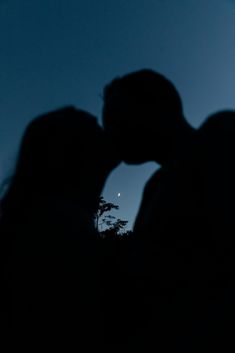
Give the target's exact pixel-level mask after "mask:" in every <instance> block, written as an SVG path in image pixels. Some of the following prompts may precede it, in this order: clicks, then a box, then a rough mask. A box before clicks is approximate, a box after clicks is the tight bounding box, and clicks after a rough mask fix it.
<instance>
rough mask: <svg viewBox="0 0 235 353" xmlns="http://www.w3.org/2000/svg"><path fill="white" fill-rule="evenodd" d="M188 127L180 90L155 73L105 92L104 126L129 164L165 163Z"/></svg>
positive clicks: (128, 78) (137, 75)
mask: <svg viewBox="0 0 235 353" xmlns="http://www.w3.org/2000/svg"><path fill="white" fill-rule="evenodd" d="M185 123H186V121H185V119H184V117H183V109H182V103H181V99H180V96H179V94H178V92H177V90H176V88H175V87H174V85H173V84H172V83H171V82H170V81H169V80H167V79H166V78H165V77H164V76H163V75H161V74H158V73H157V72H155V71H152V70H147V69H145V70H140V71H136V72H132V73H130V74H127V75H125V76H123V77H120V78H116V79H114V80H113V81H112V82H111V83H110V84H109V85H107V86H106V87H105V89H104V106H103V125H104V128H105V130H106V131H107V132H108V133H109V134H110V135H111V136H112V138H113V139H115V140H116V143H117V144H120V154H121V156H120V157H121V158H122V159H123V160H124V161H125V162H126V163H130V164H138V163H143V162H147V161H151V160H155V161H157V162H159V163H162V162H164V160H165V159H167V154H169V153H170V152H169V149H170V148H171V146H170V145H171V143H172V138H173V137H174V135H175V134H178V130H179V129H180V126H182V125H184V124H185Z"/></svg>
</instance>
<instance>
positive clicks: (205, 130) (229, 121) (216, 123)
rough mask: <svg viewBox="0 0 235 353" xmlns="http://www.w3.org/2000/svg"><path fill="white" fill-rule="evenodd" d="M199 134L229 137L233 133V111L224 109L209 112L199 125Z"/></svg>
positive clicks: (234, 117) (234, 123) (212, 136)
mask: <svg viewBox="0 0 235 353" xmlns="http://www.w3.org/2000/svg"><path fill="white" fill-rule="evenodd" d="M198 131H199V134H200V135H202V136H205V137H207V138H211V139H213V138H218V137H221V138H222V137H226V136H227V137H229V136H234V134H235V111H233V110H226V111H219V112H216V113H214V114H211V115H210V116H209V117H208V118H207V119H206V120H205V121H204V122H203V124H202V125H201V126H200V128H199V130H198Z"/></svg>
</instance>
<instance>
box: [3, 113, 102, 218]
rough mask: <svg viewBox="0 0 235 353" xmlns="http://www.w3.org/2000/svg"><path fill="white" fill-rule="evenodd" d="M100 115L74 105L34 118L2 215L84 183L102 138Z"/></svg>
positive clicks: (4, 199)
mask: <svg viewBox="0 0 235 353" xmlns="http://www.w3.org/2000/svg"><path fill="white" fill-rule="evenodd" d="M102 133H103V131H102V129H101V128H100V127H99V125H98V124H97V121H96V118H95V117H93V116H92V115H90V114H89V113H87V112H85V111H82V110H77V109H75V108H73V107H67V108H63V109H60V110H57V111H53V112H51V113H48V114H45V115H42V116H39V117H37V118H36V119H34V120H33V121H32V122H30V124H29V125H28V126H27V128H26V130H25V133H24V135H23V138H22V142H21V146H20V149H19V154H18V159H17V162H16V167H15V172H14V175H13V177H12V178H11V181H10V183H9V186H8V189H7V191H6V193H5V195H4V197H3V199H2V201H1V210H2V215H3V216H4V214H5V213H7V212H14V210H15V211H17V212H21V210H22V209H24V207H25V205H27V207H30V205H31V204H34V205H35V203H36V202H38V200H43V198H44V199H46V197H47V196H48V195H53V193H55V194H56V193H57V194H58V193H60V192H61V194H63V191H64V190H63V188H64V187H66V188H69V187H71V188H74V187H75V185H76V186H79V185H80V181H81V180H80V178H81V175H82V174H83V172H84V171H83V167H84V165H85V163H87V160H86V159H87V156H88V157H89V156H90V155H91V153H94V152H93V151H92V150H93V149H95V143H99V139H100V140H102Z"/></svg>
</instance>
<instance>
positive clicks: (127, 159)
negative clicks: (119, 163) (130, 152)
mask: <svg viewBox="0 0 235 353" xmlns="http://www.w3.org/2000/svg"><path fill="white" fill-rule="evenodd" d="M123 162H124V163H126V164H142V163H146V162H148V159H146V158H140V157H125V158H123Z"/></svg>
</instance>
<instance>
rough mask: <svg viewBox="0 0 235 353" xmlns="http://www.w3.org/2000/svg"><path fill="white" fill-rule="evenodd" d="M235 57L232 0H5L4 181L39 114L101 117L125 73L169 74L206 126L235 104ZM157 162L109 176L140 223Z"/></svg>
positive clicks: (125, 214)
mask: <svg viewBox="0 0 235 353" xmlns="http://www.w3.org/2000/svg"><path fill="white" fill-rule="evenodd" d="M234 63H235V1H232V0H207V1H205V0H174V1H172V0H116V1H113V0H99V1H98V0H84V1H81V0H80V1H79V0H64V1H62V0H0V64H1V66H0V168H1V169H0V178H1V179H2V178H4V177H5V176H6V175H7V174H8V173H9V172H10V168H12V167H13V166H14V161H15V155H16V151H17V148H18V144H19V141H20V138H21V136H22V133H23V130H24V128H25V126H26V124H27V123H28V122H29V121H30V120H31V119H32V118H33V117H35V116H37V115H38V114H41V113H43V112H46V111H49V110H53V109H55V108H58V107H60V106H64V105H66V104H73V105H75V106H77V107H80V108H83V109H86V110H88V111H90V112H91V113H93V114H95V115H96V116H97V117H99V121H100V115H101V107H102V99H101V97H100V96H101V94H102V90H103V87H104V85H105V84H106V83H108V82H109V81H110V80H111V79H112V78H113V77H114V76H116V75H122V74H125V73H127V72H129V71H132V70H136V69H140V68H143V67H148V68H152V69H155V70H157V71H160V72H161V73H163V74H165V75H166V76H167V77H168V78H169V79H171V80H172V81H173V82H174V83H175V85H176V87H177V88H178V89H179V92H180V94H181V96H182V99H183V102H184V111H185V115H186V117H187V119H188V121H189V122H190V123H191V124H192V125H193V126H195V127H197V126H199V125H200V123H201V122H202V121H203V120H204V119H205V117H206V116H207V115H208V114H210V113H211V112H214V111H216V110H219V109H224V108H234V106H235V64H234ZM120 143H121V141H120ZM156 167H157V166H156V165H154V164H152V163H147V164H145V165H142V166H135V167H127V166H124V165H122V166H121V167H119V168H117V169H116V170H115V171H114V172H113V173H112V174H111V176H110V178H109V180H108V181H107V183H106V187H105V189H104V192H103V193H104V197H105V198H106V199H107V200H109V201H113V202H117V203H118V204H119V205H120V211H116V212H115V214H116V215H117V216H120V217H122V218H124V219H127V220H129V221H130V226H131V225H132V222H133V220H134V217H135V214H136V212H137V209H138V207H139V203H140V200H141V193H142V190H143V186H144V183H145V182H146V180H147V179H148V178H149V176H150V175H151V173H152V172H153V170H154V169H156ZM118 192H120V193H121V197H119V198H118V197H117V194H118Z"/></svg>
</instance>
